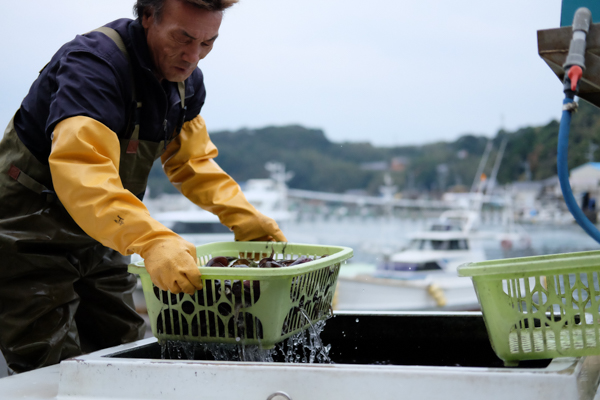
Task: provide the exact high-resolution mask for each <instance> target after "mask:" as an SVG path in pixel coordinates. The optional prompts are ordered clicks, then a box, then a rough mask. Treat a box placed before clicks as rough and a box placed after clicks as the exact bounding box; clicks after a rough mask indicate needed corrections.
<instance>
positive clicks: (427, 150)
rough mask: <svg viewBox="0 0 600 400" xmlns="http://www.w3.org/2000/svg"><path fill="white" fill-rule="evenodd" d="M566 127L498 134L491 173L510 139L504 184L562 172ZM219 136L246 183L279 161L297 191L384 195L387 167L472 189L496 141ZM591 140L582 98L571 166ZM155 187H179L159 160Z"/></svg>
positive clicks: (434, 185) (596, 128)
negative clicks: (389, 142) (393, 142)
mask: <svg viewBox="0 0 600 400" xmlns="http://www.w3.org/2000/svg"><path fill="white" fill-rule="evenodd" d="M558 127H559V121H551V122H549V123H548V124H546V125H544V126H539V127H525V128H521V129H519V130H517V131H515V132H507V131H500V132H498V133H497V135H496V136H495V137H494V138H493V144H494V150H493V151H492V153H491V155H490V158H489V161H488V165H487V166H486V170H485V172H486V173H487V174H488V175H489V173H490V172H491V169H492V166H493V163H494V160H495V153H496V151H497V149H498V148H499V147H500V143H501V142H502V140H503V139H504V138H505V137H506V136H508V142H507V143H508V144H507V147H506V152H505V155H504V157H503V160H502V164H501V168H500V170H499V173H498V181H499V182H500V183H501V184H503V183H508V182H513V181H522V180H527V179H532V180H540V179H545V178H548V177H551V176H553V175H555V174H556V146H557V140H558ZM211 138H212V140H213V142H214V143H215V145H216V146H217V147H218V148H219V156H218V157H217V159H216V161H217V163H218V164H219V165H220V166H221V167H222V168H223V169H224V170H225V171H227V172H228V173H229V174H230V175H231V176H232V177H233V178H235V179H236V180H237V181H239V182H243V181H246V180H248V179H251V178H266V177H267V176H268V175H267V171H266V170H265V169H264V165H265V163H267V162H269V161H278V162H282V163H284V164H285V166H286V169H288V170H290V171H293V172H294V177H293V179H292V180H291V181H290V182H289V186H290V187H291V188H295V189H306V190H316V191H325V192H336V193H343V192H346V191H349V190H365V191H367V192H369V193H371V194H377V190H378V187H379V186H380V185H381V184H382V182H383V175H384V173H385V172H386V171H384V170H383V168H387V169H388V171H387V172H389V173H390V174H391V176H392V178H393V180H394V183H395V184H396V185H398V186H399V189H400V190H401V191H405V192H407V193H408V192H416V191H430V192H439V191H440V190H449V189H452V188H454V189H458V188H459V187H462V188H467V189H468V188H470V186H471V184H472V182H473V179H474V177H475V172H476V170H477V166H478V165H479V162H480V159H481V156H482V154H483V152H484V149H485V147H486V144H487V141H488V138H486V137H483V136H477V135H464V136H461V137H460V138H459V139H457V140H455V141H453V142H437V143H430V144H425V145H422V146H399V147H375V146H372V145H371V144H369V143H356V142H342V143H335V142H331V141H330V140H328V139H327V137H326V135H325V132H323V131H322V130H320V129H309V128H305V127H302V126H298V125H292V126H279V127H275V126H270V127H266V128H260V129H242V130H238V131H222V132H214V133H212V134H211ZM590 143H598V144H600V110H598V109H597V108H595V107H594V106H591V105H590V104H588V103H587V102H585V101H583V100H581V101H580V107H579V111H578V112H577V113H576V114H575V115H574V116H573V121H572V126H571V139H570V150H569V166H570V167H571V168H572V167H575V166H578V165H581V164H583V163H585V162H587V161H588V153H589V149H590ZM597 159H600V153H598V158H597ZM149 186H150V188H151V194H152V195H153V196H155V195H157V194H159V193H161V192H165V191H166V192H174V189H173V187H172V186H171V185H170V183H169V182H168V181H167V180H166V178H165V176H164V173H163V172H162V170H161V169H160V165H159V164H158V163H157V164H156V165H155V166H154V168H153V170H152V173H151V176H150V180H149Z"/></svg>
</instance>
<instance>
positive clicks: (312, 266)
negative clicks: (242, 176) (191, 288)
mask: <svg viewBox="0 0 600 400" xmlns="http://www.w3.org/2000/svg"><path fill="white" fill-rule="evenodd" d="M276 246H277V247H280V248H281V249H283V248H285V249H287V248H290V253H295V252H302V251H305V252H320V253H321V254H329V256H327V257H325V258H320V259H318V260H315V261H310V262H307V263H304V264H300V265H297V266H293V267H285V268H229V267H206V266H199V267H198V268H199V269H200V273H201V275H202V279H209V278H219V277H238V279H239V277H243V278H246V277H247V278H259V277H260V278H261V279H265V278H269V277H284V276H291V275H298V274H302V273H307V272H311V271H314V270H317V269H320V268H323V267H324V266H327V265H331V264H335V263H338V262H341V261H344V260H347V259H349V258H351V257H352V256H353V254H354V253H353V250H352V248H350V247H344V246H329V245H317V244H303V243H284V242H214V243H207V244H203V245H199V246H196V252H197V253H198V254H199V255H201V254H207V253H210V252H213V253H214V252H219V251H221V252H227V251H229V252H241V251H248V252H249V251H252V252H256V251H258V252H265V251H268V250H271V249H272V248H274V247H276ZM284 246H285V247H284ZM291 250H293V251H291ZM127 270H128V271H129V272H130V273H133V274H137V275H144V274H145V275H148V272H147V270H146V268H145V266H144V261H143V260H142V261H138V262H136V263H132V264H129V267H128V269H127Z"/></svg>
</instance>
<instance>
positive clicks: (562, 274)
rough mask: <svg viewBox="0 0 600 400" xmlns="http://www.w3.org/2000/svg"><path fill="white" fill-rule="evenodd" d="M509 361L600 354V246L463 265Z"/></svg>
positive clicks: (497, 344) (490, 331)
mask: <svg viewBox="0 0 600 400" xmlns="http://www.w3.org/2000/svg"><path fill="white" fill-rule="evenodd" d="M458 273H459V275H460V276H470V277H472V279H473V285H474V287H475V291H476V292H477V297H478V299H479V304H480V305H481V311H482V313H483V318H484V320H485V324H486V327H487V331H488V335H489V337H490V342H491V344H492V347H493V348H494V351H495V352H496V354H497V355H498V357H499V358H500V359H502V360H504V362H505V364H507V365H515V364H517V363H518V362H519V361H521V360H535V359H548V358H555V357H581V356H589V355H598V354H600V286H599V275H600V251H589V252H580V253H569V254H558V255H548V256H536V257H524V258H514V259H504V260H494V261H484V262H478V263H470V264H465V265H462V266H460V267H459V268H458Z"/></svg>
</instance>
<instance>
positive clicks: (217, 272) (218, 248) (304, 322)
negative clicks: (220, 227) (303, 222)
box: [129, 242, 352, 348]
mask: <svg viewBox="0 0 600 400" xmlns="http://www.w3.org/2000/svg"><path fill="white" fill-rule="evenodd" d="M196 249H197V255H198V257H199V259H200V265H205V264H206V263H207V262H208V260H210V259H211V258H213V257H216V256H224V257H239V258H247V259H252V260H260V259H262V258H264V257H269V256H271V254H272V252H274V255H273V258H275V259H296V258H298V257H300V256H307V257H311V258H314V257H322V256H324V255H327V257H324V258H319V259H317V260H315V261H310V262H307V263H304V264H300V265H297V266H291V267H285V268H227V267H200V272H201V273H202V280H203V284H204V287H203V289H202V290H198V291H196V293H195V294H194V295H188V294H184V293H180V294H177V295H175V294H172V293H171V292H168V291H162V290H160V289H158V288H157V287H156V286H154V284H153V283H152V281H151V280H150V275H149V274H148V273H147V272H146V269H145V268H144V263H143V261H140V262H138V263H135V264H131V265H130V266H129V272H132V273H135V274H139V275H140V278H141V281H142V287H143V290H144V298H145V300H146V305H147V307H148V316H149V317H150V323H151V326H152V333H153V334H154V336H156V337H157V338H158V339H159V341H164V340H180V341H190V342H218V343H230V344H245V345H261V346H262V347H263V348H270V347H273V345H274V344H275V343H277V342H279V341H281V340H284V339H286V338H287V337H289V336H291V335H293V334H294V333H297V332H299V331H301V330H303V329H306V328H308V327H309V326H310V324H311V323H314V322H316V321H318V320H321V319H325V318H327V317H328V316H329V315H330V310H331V303H332V300H333V295H334V293H335V286H336V283H337V277H338V274H339V271H340V266H341V263H342V262H343V261H344V260H347V259H348V258H350V257H352V249H350V248H347V247H335V246H319V245H305V244H292V243H274V242H219V243H211V244H206V245H202V246H198V247H197V248H196Z"/></svg>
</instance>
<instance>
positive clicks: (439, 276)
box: [334, 218, 486, 311]
mask: <svg viewBox="0 0 600 400" xmlns="http://www.w3.org/2000/svg"><path fill="white" fill-rule="evenodd" d="M466 221H467V222H466V223H467V225H464V224H463V225H457V224H454V223H453V221H450V220H449V219H445V218H443V219H440V220H439V221H438V222H436V223H434V224H433V225H432V226H431V229H430V230H428V231H424V232H421V233H419V234H417V235H414V236H413V238H412V240H411V241H410V243H409V245H408V246H407V247H406V248H405V249H404V250H402V251H400V252H398V253H395V254H392V255H391V256H389V258H387V259H386V260H384V262H382V263H380V264H378V265H376V266H373V267H372V268H371V269H370V271H369V270H368V267H366V266H362V267H360V266H350V267H348V268H346V269H345V268H342V272H341V274H340V276H339V278H338V287H337V294H336V300H335V304H334V307H335V309H337V310H375V311H393V310H396V311H399V310H405V311H406V310H436V309H444V310H475V309H478V307H479V305H478V301H477V296H476V294H475V290H474V289H473V284H472V282H471V279H468V278H461V277H458V275H457V272H456V270H457V267H458V266H459V265H461V264H464V263H466V262H477V261H484V260H485V259H486V257H485V252H484V250H483V249H482V248H481V247H479V246H478V245H474V244H473V241H472V238H471V236H470V231H465V230H463V229H464V227H465V226H466V227H472V226H473V225H472V223H473V221H472V220H471V219H469V218H467V219H466ZM469 229H470V228H469ZM350 265H351V264H350ZM356 268H361V269H362V273H358V274H352V272H351V271H352V270H353V269H356ZM365 271H369V272H367V273H365Z"/></svg>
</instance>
